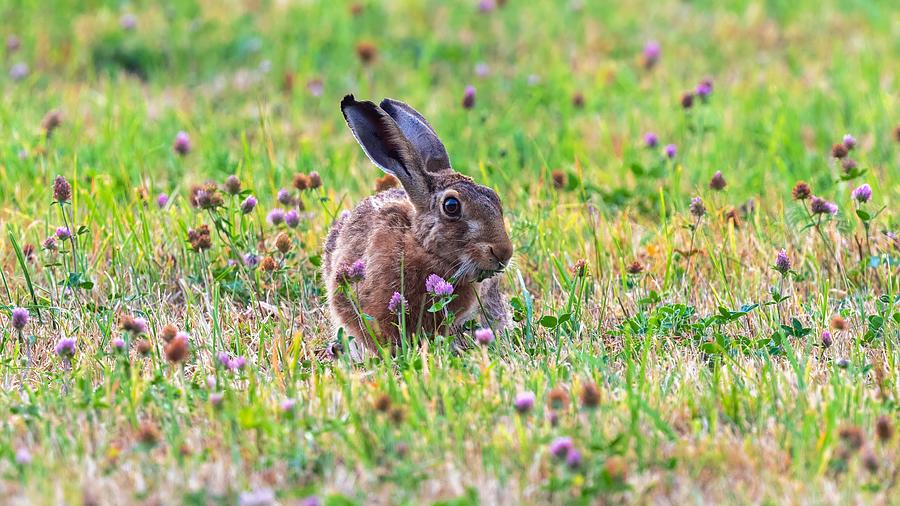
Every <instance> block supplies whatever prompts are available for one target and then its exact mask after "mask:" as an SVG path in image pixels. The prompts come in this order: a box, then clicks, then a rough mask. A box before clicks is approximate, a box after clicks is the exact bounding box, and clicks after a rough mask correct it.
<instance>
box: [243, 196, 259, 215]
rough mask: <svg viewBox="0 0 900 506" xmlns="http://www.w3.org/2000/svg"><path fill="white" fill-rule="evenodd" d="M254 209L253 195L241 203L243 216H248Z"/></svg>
mask: <svg viewBox="0 0 900 506" xmlns="http://www.w3.org/2000/svg"><path fill="white" fill-rule="evenodd" d="M255 208H256V197H254V196H253V195H249V196H247V198H245V199H244V201H243V202H241V212H242V213H244V214H250V213H252V212H253V210H254V209H255Z"/></svg>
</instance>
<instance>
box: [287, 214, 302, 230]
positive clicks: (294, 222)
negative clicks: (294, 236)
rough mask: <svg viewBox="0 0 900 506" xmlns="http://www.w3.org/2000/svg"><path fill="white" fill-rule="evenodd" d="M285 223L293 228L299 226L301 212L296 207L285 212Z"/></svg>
mask: <svg viewBox="0 0 900 506" xmlns="http://www.w3.org/2000/svg"><path fill="white" fill-rule="evenodd" d="M284 224H285V225H287V226H289V227H291V228H297V226H298V225H300V213H299V212H297V210H296V209H291V210H290V211H288V212H287V213H285V214H284Z"/></svg>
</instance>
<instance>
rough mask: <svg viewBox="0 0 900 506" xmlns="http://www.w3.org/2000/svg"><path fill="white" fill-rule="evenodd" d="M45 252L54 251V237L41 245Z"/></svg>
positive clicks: (45, 240)
mask: <svg viewBox="0 0 900 506" xmlns="http://www.w3.org/2000/svg"><path fill="white" fill-rule="evenodd" d="M41 246H43V248H44V249H45V250H47V251H56V237H54V236H52V235H51V236H50V237H48V238H46V239H44V242H43V244H42V245H41Z"/></svg>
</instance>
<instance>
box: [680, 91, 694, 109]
mask: <svg viewBox="0 0 900 506" xmlns="http://www.w3.org/2000/svg"><path fill="white" fill-rule="evenodd" d="M681 107H682V109H690V108H691V107H694V94H693V93H691V92H690V91H689V92H687V93H684V94H683V95H681Z"/></svg>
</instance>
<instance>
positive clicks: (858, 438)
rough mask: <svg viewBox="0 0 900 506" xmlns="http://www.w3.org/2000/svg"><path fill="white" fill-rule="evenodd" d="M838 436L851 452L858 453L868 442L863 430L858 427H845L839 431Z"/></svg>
mask: <svg viewBox="0 0 900 506" xmlns="http://www.w3.org/2000/svg"><path fill="white" fill-rule="evenodd" d="M838 436H839V437H840V438H841V440H842V441H843V442H844V444H846V445H847V447H848V448H849V449H850V450H853V451H854V452H855V451H858V450H859V449H860V448H862V447H863V444H865V442H866V437H865V435H864V434H863V431H862V429H860V428H859V427H856V426H845V427H842V428H841V429H840V431H838Z"/></svg>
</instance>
